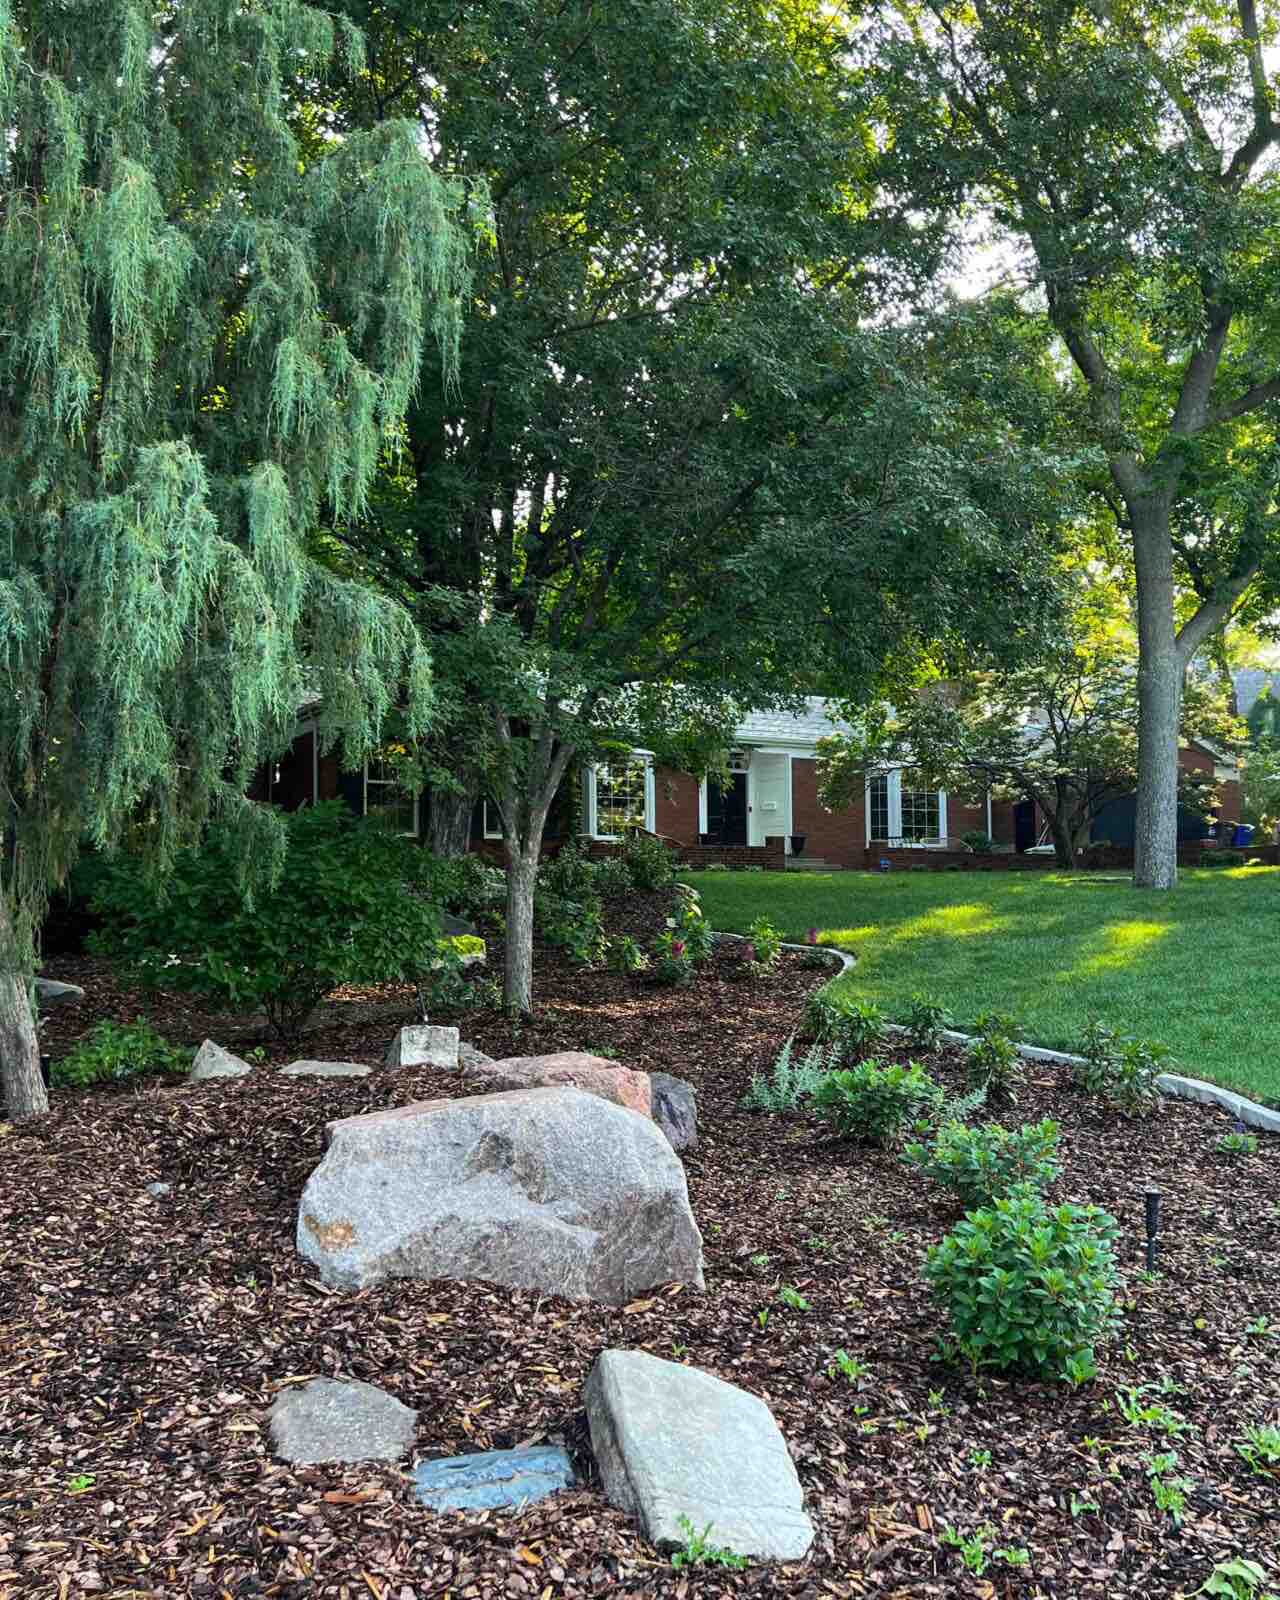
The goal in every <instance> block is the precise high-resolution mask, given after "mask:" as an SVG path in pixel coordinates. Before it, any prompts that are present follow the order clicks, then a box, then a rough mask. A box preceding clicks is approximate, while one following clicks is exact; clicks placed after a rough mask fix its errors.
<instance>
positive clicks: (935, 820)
mask: <svg viewBox="0 0 1280 1600" xmlns="http://www.w3.org/2000/svg"><path fill="white" fill-rule="evenodd" d="M841 727H842V725H841V724H839V723H835V724H833V723H832V721H831V720H830V719H829V718H828V716H827V713H826V709H825V704H824V702H823V701H822V700H820V699H817V698H814V699H811V700H810V701H809V703H808V705H807V706H806V708H805V710H804V711H803V712H800V713H797V714H792V713H787V712H768V711H762V712H753V713H751V714H750V715H748V716H747V717H745V718H744V719H743V721H742V723H741V724H740V725H739V727H738V728H737V730H736V732H735V737H734V743H733V747H732V749H731V751H730V755H729V762H728V766H729V782H728V784H727V786H724V787H722V786H720V785H718V784H716V783H714V782H710V781H708V780H706V779H702V780H699V779H698V778H695V777H693V776H692V775H691V774H689V773H687V772H677V771H674V770H672V769H671V768H668V767H664V766H660V765H658V764H657V763H656V762H655V761H654V760H653V759H652V758H651V757H650V756H649V755H648V754H647V753H646V752H644V751H634V752H632V753H631V754H630V755H629V756H625V757H618V758H614V759H611V760H608V761H605V762H601V763H599V764H597V765H595V766H591V767H585V768H580V769H579V770H578V771H577V773H576V774H574V773H572V772H571V774H570V776H569V777H568V778H566V780H565V783H564V785H563V786H562V791H561V794H560V796H559V797H558V800H557V803H556V806H555V808H554V809H553V813H552V816H551V817H550V818H549V820H548V826H547V844H548V846H549V847H550V848H552V849H554V848H556V847H557V845H558V844H559V843H560V842H561V841H562V840H563V839H564V838H566V837H568V836H569V835H570V834H576V835H578V836H580V837H583V838H585V839H587V840H589V841H590V847H591V848H593V849H594V850H596V851H598V852H599V853H607V852H608V851H609V850H610V849H611V848H612V847H613V845H614V844H615V842H616V840H617V839H618V837H619V835H620V833H621V831H622V830H623V829H624V828H629V827H639V828H643V829H646V830H647V831H648V832H650V833H655V834H657V835H658V836H659V837H661V838H664V839H666V840H668V841H669V842H670V843H671V844H673V845H675V846H678V847H679V849H680V851H681V854H682V856H683V857H684V858H685V859H686V860H687V861H688V862H689V863H690V864H691V865H698V864H705V863H707V862H710V861H723V862H725V863H727V864H730V865H738V866H746V865H767V866H771V867H782V866H785V865H787V864H788V859H789V858H790V859H791V860H792V861H793V863H794V864H796V865H799V864H800V863H801V862H804V863H806V864H809V863H814V864H817V863H826V864H827V865H829V866H833V867H866V866H877V865H879V864H880V863H881V862H883V861H885V860H888V861H889V862H890V863H891V864H893V865H920V864H925V865H931V866H932V865H938V866H940V865H944V864H947V863H948V862H950V861H953V860H960V861H972V857H970V856H968V853H967V852H966V851H965V850H964V847H963V845H962V844H961V839H962V836H963V835H964V834H966V833H969V832H975V831H976V832H982V833H986V834H988V835H989V836H990V837H991V838H992V839H994V840H995V843H996V847H997V851H998V856H997V857H996V858H995V862H994V864H996V865H1000V866H1010V867H1011V866H1014V865H1026V866H1035V865H1042V864H1044V862H1045V859H1046V857H1045V854H1044V851H1043V846H1044V841H1045V839H1046V838H1047V832H1046V830H1045V828H1044V826H1043V820H1042V819H1041V818H1040V817H1039V816H1038V815H1037V814H1036V810H1035V808H1034V807H1033V806H1031V805H1030V804H1029V803H1027V802H1022V803H1020V804H1015V803H1010V802H1008V801H993V800H992V799H991V798H990V797H989V796H988V798H987V799H986V800H985V801H984V802H983V803H981V804H979V805H967V804H962V803H961V802H960V801H959V800H958V799H956V798H955V797H954V796H951V795H948V794H947V793H946V792H945V791H943V790H937V789H921V788H918V787H913V786H912V783H911V777H910V774H909V773H907V772H904V771H901V770H899V771H892V772H889V773H885V774H880V775H877V776H875V777H873V778H872V779H871V780H870V782H869V783H868V784H867V785H866V787H865V789H864V791H863V794H862V797H861V799H859V800H858V801H856V802H855V803H854V804H853V805H851V806H849V807H847V808H846V809H844V810H842V811H828V810H826V809H825V808H824V807H823V806H822V805H821V804H820V803H819V801H818V762H817V743H818V740H819V739H821V738H823V737H824V736H826V735H828V734H830V733H831V732H832V731H833V729H834V730H835V731H839V729H840V728H841ZM1180 759H1181V760H1182V762H1183V763H1184V764H1185V765H1187V766H1195V767H1199V768H1201V769H1203V770H1209V771H1213V772H1214V773H1215V774H1216V776H1217V778H1218V780H1219V783H1220V786H1221V793H1222V807H1221V812H1220V821H1221V822H1223V823H1228V822H1234V821H1235V820H1236V819H1237V818H1238V816H1239V804H1240V787H1239V776H1238V770H1237V767H1236V763H1235V761H1234V758H1230V757H1225V756H1222V755H1220V754H1216V753H1215V752H1213V751H1212V750H1209V749H1207V748H1206V747H1203V746H1200V745H1194V744H1193V745H1191V746H1189V747H1187V748H1185V749H1184V750H1183V751H1182V752H1181V756H1180ZM252 793H253V795H254V798H257V799H262V800H269V801H271V802H273V803H275V804H279V805H283V806H284V807H285V808H286V809H293V808H294V807H296V806H298V805H302V804H305V803H307V802H308V801H311V800H328V799H334V798H337V797H339V796H340V797H342V798H344V799H345V800H346V801H347V803H348V805H350V807H351V809H352V810H353V811H355V812H356V813H358V814H360V815H373V814H381V815H383V816H385V817H387V818H388V820H389V821H390V822H392V824H393V825H395V826H397V827H398V828H399V829H400V831H401V832H403V833H405V834H410V835H414V836H418V835H420V834H421V832H422V826H423V822H424V820H425V809H424V808H425V805H426V803H427V801H426V800H425V799H420V797H418V796H415V795H408V794H405V793H403V792H402V791H400V790H399V789H398V788H397V787H396V784H395V782H394V780H393V778H392V775H391V774H390V772H389V771H388V770H387V769H386V768H384V767H383V766H381V765H380V764H379V763H378V762H376V761H371V762H369V763H367V764H366V766H365V768H364V769H363V770H362V771H360V772H356V773H349V772H342V771H341V770H340V769H339V765H338V761H337V758H336V757H335V756H332V755H329V756H323V755H320V754H319V750H318V744H317V738H316V727H315V723H314V722H311V721H304V722H302V723H301V724H300V726H299V730H298V735H297V737H296V738H295V740H294V743H293V746H292V748H291V749H290V750H289V751H288V753H287V754H286V755H285V756H284V757H283V758H282V759H281V760H280V761H279V762H278V763H277V764H276V765H275V767H274V768H273V769H271V770H270V771H265V770H264V771H263V772H262V773H260V774H259V778H258V782H257V783H256V784H255V786H254V789H253V791H252ZM1132 816H1133V802H1132V799H1128V800H1121V801H1117V802H1115V804H1114V805H1113V806H1111V807H1109V808H1108V810H1107V812H1106V813H1104V814H1103V816H1102V817H1100V818H1099V819H1098V823H1097V825H1096V826H1095V828H1094V838H1095V839H1096V840H1100V841H1101V840H1107V841H1110V842H1111V843H1112V844H1115V845H1118V846H1120V847H1121V848H1122V849H1123V848H1124V847H1125V846H1126V845H1130V844H1131V843H1132V837H1133V821H1132ZM1207 833H1208V829H1207V828H1206V826H1205V824H1204V823H1203V822H1202V821H1201V820H1200V819H1199V818H1196V817H1194V816H1191V815H1190V814H1188V815H1187V816H1185V817H1184V819H1183V825H1182V827H1181V828H1180V837H1181V838H1182V839H1183V841H1184V844H1185V845H1186V846H1187V847H1188V849H1192V848H1198V845H1199V841H1200V840H1202V839H1203V838H1204V837H1205V836H1206V835H1207ZM501 841H502V830H501V828H500V826H499V825H498V821H497V817H496V814H495V813H494V812H493V810H492V808H491V807H490V806H489V804H488V803H487V802H485V801H483V800H482V801H480V802H479V804H477V806H476V807H475V811H474V814H473V817H472V828H471V845H472V848H473V849H475V850H478V851H483V852H485V853H488V854H493V855H497V854H499V853H500V851H501Z"/></svg>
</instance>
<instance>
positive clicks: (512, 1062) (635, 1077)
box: [463, 1050, 652, 1117]
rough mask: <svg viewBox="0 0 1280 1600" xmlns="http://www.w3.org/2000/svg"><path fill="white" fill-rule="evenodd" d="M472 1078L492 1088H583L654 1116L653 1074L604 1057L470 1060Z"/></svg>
mask: <svg viewBox="0 0 1280 1600" xmlns="http://www.w3.org/2000/svg"><path fill="white" fill-rule="evenodd" d="M463 1070H464V1071H465V1072H466V1074H467V1076H468V1077H471V1078H474V1079H475V1080H476V1081H477V1082H479V1083H483V1084H484V1085H485V1087H486V1088H491V1089H559V1088H568V1089H581V1090H582V1092H583V1093H584V1094H594V1095H598V1096H599V1097H600V1099H601V1100H610V1101H612V1102H613V1104H614V1105H617V1106H625V1107H626V1108H627V1110H628V1111H637V1112H639V1114H640V1115H641V1116H642V1117H647V1116H651V1115H652V1096H651V1094H650V1090H649V1074H648V1073H647V1072H633V1071H632V1070H631V1068H630V1067H624V1066H621V1065H620V1064H619V1063H618V1062H616V1061H610V1060H608V1059H606V1057H604V1056H592V1055H586V1054H584V1052H583V1051H581V1050H560V1051H557V1052H556V1053H555V1054H553V1055H546V1056H507V1057H505V1058H504V1059H503V1060H501V1061H487V1062H477V1061H475V1060H471V1061H469V1063H468V1065H467V1066H466V1067H465V1068H464V1069H463Z"/></svg>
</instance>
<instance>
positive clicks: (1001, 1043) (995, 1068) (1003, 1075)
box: [965, 1011, 1026, 1106]
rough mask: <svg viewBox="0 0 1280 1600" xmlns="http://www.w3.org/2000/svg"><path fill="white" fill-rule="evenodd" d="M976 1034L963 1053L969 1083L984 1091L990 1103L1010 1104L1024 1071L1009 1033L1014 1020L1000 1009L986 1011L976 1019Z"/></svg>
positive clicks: (1024, 1073) (1011, 1030)
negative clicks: (964, 1054)
mask: <svg viewBox="0 0 1280 1600" xmlns="http://www.w3.org/2000/svg"><path fill="white" fill-rule="evenodd" d="M974 1025H975V1027H976V1029H977V1037H976V1038H975V1039H974V1040H973V1042H972V1043H971V1044H970V1046H969V1048H968V1051H967V1052H966V1058H965V1061H966V1068H967V1071H968V1076H969V1084H970V1086H971V1087H972V1088H974V1089H983V1090H985V1091H986V1096H987V1099H988V1100H989V1101H990V1103H991V1104H992V1105H1006V1106H1009V1105H1012V1104H1013V1103H1014V1101H1015V1100H1016V1099H1017V1098H1018V1096H1017V1090H1018V1087H1019V1085H1020V1084H1021V1083H1022V1081H1023V1079H1024V1078H1025V1077H1026V1071H1025V1068H1024V1067H1023V1064H1022V1057H1021V1056H1020V1055H1019V1054H1018V1049H1017V1046H1016V1045H1015V1044H1014V1042H1013V1040H1012V1038H1011V1037H1010V1035H1011V1034H1012V1032H1013V1030H1014V1027H1015V1023H1014V1021H1013V1018H1012V1017H1006V1016H1004V1015H1002V1014H1001V1013H1000V1012H996V1011H986V1012H983V1014H982V1015H981V1016H980V1017H978V1018H977V1020H976V1022H975V1024H974Z"/></svg>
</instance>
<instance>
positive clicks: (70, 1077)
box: [49, 1018, 191, 1088]
mask: <svg viewBox="0 0 1280 1600" xmlns="http://www.w3.org/2000/svg"><path fill="white" fill-rule="evenodd" d="M190 1065H191V1051H190V1050H181V1049H179V1048H178V1046H177V1045H173V1044H170V1043H169V1041H168V1040H167V1039H166V1038H165V1037H164V1036H163V1035H162V1034H159V1033H157V1032H156V1031H155V1029H154V1028H151V1027H149V1026H148V1025H147V1024H146V1023H145V1022H143V1021H142V1019H141V1018H139V1019H138V1020H137V1022H99V1023H97V1024H96V1025H95V1026H94V1027H92V1028H90V1030H89V1032H88V1033H86V1034H85V1035H84V1037H83V1038H80V1039H77V1040H76V1042H75V1044H74V1045H72V1047H71V1049H70V1050H69V1051H68V1052H67V1053H66V1055H65V1056H63V1058H62V1060H61V1061H55V1062H54V1063H53V1065H52V1066H51V1067H50V1068H49V1079H50V1082H51V1083H55V1084H67V1085H70V1086H72V1087H75V1088H83V1087H85V1086H86V1085H88V1084H91V1083H119V1082H122V1081H123V1080H124V1079H126V1078H138V1077H142V1076H144V1075H146V1074H148V1073H152V1072H185V1071H186V1070H187V1068H188V1067H189V1066H190Z"/></svg>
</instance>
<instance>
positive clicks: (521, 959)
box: [502, 828, 542, 1013]
mask: <svg viewBox="0 0 1280 1600" xmlns="http://www.w3.org/2000/svg"><path fill="white" fill-rule="evenodd" d="M530 831H531V833H532V831H533V830H530ZM541 847H542V829H541V828H538V829H537V839H536V841H534V842H532V849H530V848H528V846H524V847H522V846H520V845H518V844H517V843H516V842H515V841H514V840H509V841H508V843H507V959H506V970H505V972H504V974H503V986H502V1001H503V1004H504V1005H505V1006H506V1008H507V1010H508V1011H521V1012H526V1013H527V1012H529V1011H532V1010H533V886H534V880H535V879H536V878H537V875H538V854H539V851H540V849H541Z"/></svg>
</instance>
